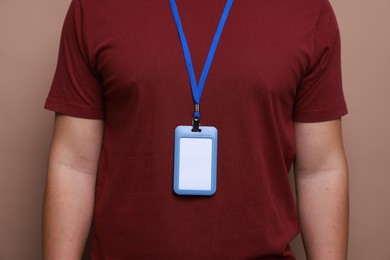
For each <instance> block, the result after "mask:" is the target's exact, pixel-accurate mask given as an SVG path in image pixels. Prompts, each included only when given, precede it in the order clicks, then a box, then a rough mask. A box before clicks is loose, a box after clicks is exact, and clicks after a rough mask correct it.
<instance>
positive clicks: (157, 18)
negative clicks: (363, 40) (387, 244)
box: [45, 0, 347, 259]
mask: <svg viewBox="0 0 390 260" xmlns="http://www.w3.org/2000/svg"><path fill="white" fill-rule="evenodd" d="M225 3H226V1H225V0H214V1H209V0H207V1H206V0H186V1H184V0H178V1H177V4H178V9H179V12H180V15H181V19H182V23H183V27H184V30H185V33H186V36H187V41H188V44H189V48H190V51H191V55H192V60H193V63H194V68H195V73H196V75H197V78H199V76H200V72H201V70H202V67H203V63H204V61H205V59H206V56H207V53H208V50H209V47H210V44H211V41H212V38H213V36H214V33H215V30H216V28H217V24H218V22H219V19H220V16H221V13H222V10H223V8H224V5H225ZM339 44H340V39H339V32H338V27H337V23H336V20H335V17H334V14H333V11H332V9H331V7H330V5H329V2H328V1H327V0H291V1H281V0H272V1H259V0H239V1H235V2H234V3H233V6H232V9H231V11H230V14H229V17H228V20H227V22H226V25H225V28H224V31H223V33H222V36H221V39H220V42H219V46H218V48H217V51H216V54H215V57H214V61H213V64H212V66H211V69H210V73H209V76H208V79H207V81H206V85H205V88H204V91H203V96H202V100H201V104H200V107H201V123H202V125H210V126H215V127H216V128H217V129H218V131H219V144H218V178H217V192H216V194H215V195H214V196H212V197H185V196H177V195H175V194H174V192H173V154H174V152H173V148H174V129H175V127H176V126H178V125H186V124H187V125H190V124H191V119H192V114H193V101H192V96H191V89H190V85H189V79H188V75H187V72H186V66H185V61H184V57H183V53H182V49H181V45H180V41H179V37H178V34H177V30H176V26H175V23H174V20H173V17H172V13H171V10H170V7H169V1H168V0H165V1H161V0H158V1H157V0H147V1H146V0H138V1H130V0H115V1H113V0H74V1H73V2H72V4H71V7H70V9H69V12H68V14H67V17H66V20H65V24H64V28H63V34H62V40H61V46H60V53H59V60H58V67H57V71H56V74H55V77H54V81H53V85H52V88H51V91H50V94H49V97H48V99H47V101H46V105H45V107H46V108H47V109H50V110H54V111H56V112H60V113H64V114H68V115H71V116H75V117H82V118H90V119H103V120H104V138H103V139H104V140H103V146H102V151H101V156H100V161H99V168H98V180H97V186H96V204H95V211H94V220H93V246H92V258H93V259H247V258H248V259H294V256H293V255H292V252H291V251H290V249H289V242H290V241H291V240H292V239H293V238H294V237H295V236H296V234H297V233H298V225H297V215H296V210H295V205H294V200H293V196H292V193H291V190H290V186H289V180H288V172H289V169H290V167H291V164H292V162H293V160H294V156H295V148H294V129H293V122H294V121H299V122H317V121H326V120H332V119H336V118H339V117H341V116H343V115H344V114H346V112H347V110H346V106H345V102H344V98H343V93H342V88H341V75H340V46H339Z"/></svg>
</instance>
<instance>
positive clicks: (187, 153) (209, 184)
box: [173, 120, 218, 196]
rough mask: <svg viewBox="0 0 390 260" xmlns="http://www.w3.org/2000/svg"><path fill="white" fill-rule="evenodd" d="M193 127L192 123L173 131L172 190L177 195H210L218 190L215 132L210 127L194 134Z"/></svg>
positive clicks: (216, 133) (216, 139)
mask: <svg viewBox="0 0 390 260" xmlns="http://www.w3.org/2000/svg"><path fill="white" fill-rule="evenodd" d="M194 121H195V120H194ZM195 127H196V123H195V122H194V125H193V126H178V127H176V129H175V161H174V181H173V189H174V191H175V193H176V194H178V195H201V196H211V195H213V194H214V193H215V191H216V188H217V142H218V131H217V129H216V128H215V127H212V126H202V127H201V128H198V129H199V131H193V130H194V128H195ZM198 127H199V125H198Z"/></svg>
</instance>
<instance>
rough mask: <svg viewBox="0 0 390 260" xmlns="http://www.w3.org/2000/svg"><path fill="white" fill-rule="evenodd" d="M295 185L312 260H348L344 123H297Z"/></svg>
mask: <svg viewBox="0 0 390 260" xmlns="http://www.w3.org/2000/svg"><path fill="white" fill-rule="evenodd" d="M295 135H296V136H295V137H296V149H297V157H296V160H295V179H296V180H295V181H296V188H297V201H298V213H299V219H300V226H301V232H302V238H303V242H304V246H305V251H306V255H307V259H308V260H322V259H324V260H325V259H327V260H345V259H346V258H347V244H348V213H349V209H348V169H347V162H346V158H345V154H344V148H343V142H342V134H341V121H340V120H335V121H328V122H320V123H295Z"/></svg>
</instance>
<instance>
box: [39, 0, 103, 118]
mask: <svg viewBox="0 0 390 260" xmlns="http://www.w3.org/2000/svg"><path fill="white" fill-rule="evenodd" d="M87 41H88V37H87V31H86V25H85V18H84V13H83V8H82V5H81V3H80V1H79V0H73V1H72V3H71V5H70V8H69V10H68V13H67V15H66V18H65V22H64V25H63V29H62V34H61V41H60V50H59V55H58V63H57V68H56V72H55V74H54V79H53V82H52V85H51V89H50V92H49V95H48V97H47V99H46V102H45V108H46V109H49V110H52V111H55V112H59V113H63V114H67V115H70V116H75V117H81V118H89V119H103V117H104V102H103V89H102V84H101V83H100V80H99V76H98V74H97V73H96V71H95V70H94V69H93V65H92V62H91V55H90V54H89V49H88V42H87Z"/></svg>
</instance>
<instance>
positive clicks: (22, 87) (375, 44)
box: [0, 0, 390, 260]
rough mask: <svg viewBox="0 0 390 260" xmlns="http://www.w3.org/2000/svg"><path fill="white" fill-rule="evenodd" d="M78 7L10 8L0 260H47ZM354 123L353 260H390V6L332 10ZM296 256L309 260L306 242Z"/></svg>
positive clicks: (347, 133) (3, 37) (340, 3)
mask: <svg viewBox="0 0 390 260" xmlns="http://www.w3.org/2000/svg"><path fill="white" fill-rule="evenodd" d="M69 3H70V0H56V1H54V0H34V1H33V0H0V259H4V260H19V259H20V260H25V259H26V260H27V259H41V208H42V194H43V187H44V182H45V174H46V163H47V159H46V158H47V154H48V150H49V143H50V139H51V132H52V123H53V114H52V113H50V112H47V111H44V110H43V109H42V105H43V102H44V100H45V97H46V94H47V92H48V89H49V86H50V83H51V79H52V77H53V73H54V68H55V65H56V59H57V50H58V42H59V36H60V30H61V25H62V22H63V18H64V15H65V12H66V10H67V7H68V5H69ZM332 4H333V7H334V9H335V12H336V15H337V16H338V20H339V25H340V28H341V31H342V44H343V57H342V58H343V72H344V86H345V87H344V89H345V94H346V98H347V102H348V105H349V110H350V114H349V115H348V116H347V117H345V118H344V139H345V146H346V150H347V155H348V159H349V165H350V190H351V191H350V197H351V224H350V254H349V258H348V259H349V260H390V224H389V222H390V202H389V199H390V189H389V185H390V175H389V169H388V168H387V167H388V166H389V162H390V156H389V149H390V137H389V133H390V122H389V119H390V117H389V111H390V15H389V14H390V1H389V0H354V1H352V0H332ZM293 248H294V250H295V251H296V253H297V257H298V259H299V260H301V259H302V260H303V259H305V257H304V256H303V251H302V245H301V242H300V240H299V238H298V239H296V240H295V241H294V243H293Z"/></svg>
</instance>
